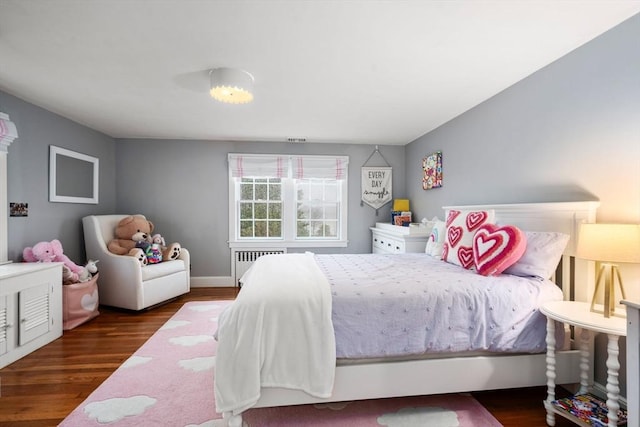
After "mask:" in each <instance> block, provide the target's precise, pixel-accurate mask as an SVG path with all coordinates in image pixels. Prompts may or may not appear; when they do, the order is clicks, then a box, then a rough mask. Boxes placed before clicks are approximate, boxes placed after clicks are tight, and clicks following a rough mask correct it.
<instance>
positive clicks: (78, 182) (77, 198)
mask: <svg viewBox="0 0 640 427" xmlns="http://www.w3.org/2000/svg"><path fill="white" fill-rule="evenodd" d="M98 180H99V159H98V158H97V157H93V156H89V155H86V154H82V153H78V152H75V151H71V150H67V149H66V148H62V147H56V146H54V145H50V146H49V201H50V202H60V203H86V204H94V205H95V204H98V193H99V182H98Z"/></svg>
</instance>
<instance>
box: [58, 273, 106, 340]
mask: <svg viewBox="0 0 640 427" xmlns="http://www.w3.org/2000/svg"><path fill="white" fill-rule="evenodd" d="M98 276H99V274H95V275H94V276H93V277H92V278H91V280H89V281H88V282H80V283H73V284H71V285H64V286H62V309H63V315H62V320H63V323H62V328H63V329H64V330H65V331H66V330H69V329H73V328H75V327H76V326H78V325H82V324H83V323H84V322H87V321H89V320H91V319H93V318H94V317H96V316H97V315H98V314H100V312H99V311H98V302H99V301H98Z"/></svg>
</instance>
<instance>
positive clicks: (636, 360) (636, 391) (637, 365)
mask: <svg viewBox="0 0 640 427" xmlns="http://www.w3.org/2000/svg"><path fill="white" fill-rule="evenodd" d="M622 303H623V304H624V305H626V306H627V325H628V326H627V330H628V333H627V412H628V414H627V424H628V425H629V426H638V425H640V383H639V382H638V378H639V377H640V357H638V355H639V354H640V303H638V302H637V301H622Z"/></svg>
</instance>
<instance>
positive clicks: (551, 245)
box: [504, 231, 569, 279]
mask: <svg viewBox="0 0 640 427" xmlns="http://www.w3.org/2000/svg"><path fill="white" fill-rule="evenodd" d="M525 235H526V236H527V249H526V250H525V251H524V254H523V255H522V257H521V258H520V259H519V260H518V261H517V262H516V263H515V264H513V265H512V266H511V267H509V268H507V269H506V270H505V271H504V274H512V275H514V276H522V277H539V278H542V279H549V278H550V277H551V276H552V275H553V272H554V271H556V267H557V266H558V263H559V262H560V258H561V257H562V253H563V252H564V249H565V248H566V247H567V243H569V235H567V234H564V233H556V232H545V231H525Z"/></svg>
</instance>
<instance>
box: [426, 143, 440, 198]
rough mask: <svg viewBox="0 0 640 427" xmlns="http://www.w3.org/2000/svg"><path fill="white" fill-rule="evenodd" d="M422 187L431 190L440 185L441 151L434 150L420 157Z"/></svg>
mask: <svg viewBox="0 0 640 427" xmlns="http://www.w3.org/2000/svg"><path fill="white" fill-rule="evenodd" d="M422 170H423V175H422V188H423V189H424V190H431V189H432V188H438V187H442V151H436V152H435V153H433V154H429V155H428V156H427V157H425V158H424V159H422Z"/></svg>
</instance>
